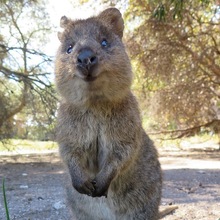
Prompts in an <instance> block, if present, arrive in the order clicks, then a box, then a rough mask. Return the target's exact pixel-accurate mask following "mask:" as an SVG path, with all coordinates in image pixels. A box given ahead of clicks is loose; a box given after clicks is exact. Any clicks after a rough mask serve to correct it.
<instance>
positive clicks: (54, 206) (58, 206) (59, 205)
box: [53, 201, 65, 210]
mask: <svg viewBox="0 0 220 220" xmlns="http://www.w3.org/2000/svg"><path fill="white" fill-rule="evenodd" d="M64 207H65V204H64V203H63V202H61V201H59V202H56V203H54V204H53V208H54V209H56V210H59V209H62V208H64Z"/></svg>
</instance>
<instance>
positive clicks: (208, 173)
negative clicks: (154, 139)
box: [0, 149, 220, 220]
mask: <svg viewBox="0 0 220 220" xmlns="http://www.w3.org/2000/svg"><path fill="white" fill-rule="evenodd" d="M160 161H161V164H162V168H163V174H164V185H163V196H162V201H161V209H163V208H164V207H167V206H169V205H177V206H178V209H177V210H175V211H174V212H172V213H171V214H169V215H167V216H165V217H164V218H163V219H164V220H191V219H198V220H219V219H220V151H217V150H207V149H206V150H201V149H196V150H190V151H189V150H184V151H176V150H169V151H167V150H166V151H165V150H160ZM3 177H4V178H5V185H6V194H7V200H8V206H9V212H10V217H11V220H64V219H65V220H70V217H69V216H68V210H67V208H66V205H65V199H64V188H63V186H64V184H65V182H66V181H67V177H66V174H65V172H64V169H63V166H62V164H61V163H60V160H59V157H58V155H57V153H47V154H40V155H38V154H32V155H31V154H30V155H26V154H25V155H10V156H8V155H5V156H4V155H1V156H0V181H1V183H2V178H3ZM0 220H6V216H5V210H4V205H3V195H2V191H1V192H0Z"/></svg>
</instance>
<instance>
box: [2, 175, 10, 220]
mask: <svg viewBox="0 0 220 220" xmlns="http://www.w3.org/2000/svg"><path fill="white" fill-rule="evenodd" d="M2 192H3V198H4V206H5V212H6V217H7V220H10V217H9V211H8V203H7V198H6V192H5V179H4V178H3V180H2Z"/></svg>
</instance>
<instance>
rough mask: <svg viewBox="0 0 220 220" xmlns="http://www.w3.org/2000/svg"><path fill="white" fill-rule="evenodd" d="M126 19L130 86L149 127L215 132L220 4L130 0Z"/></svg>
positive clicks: (219, 117) (219, 115)
mask: <svg viewBox="0 0 220 220" xmlns="http://www.w3.org/2000/svg"><path fill="white" fill-rule="evenodd" d="M177 18H178V19H177ZM126 20H127V22H128V27H127V29H128V30H129V32H128V34H127V36H130V37H127V42H128V47H129V51H130V54H131V57H132V63H133V67H134V71H135V74H136V79H135V84H134V90H135V92H136V93H137V94H138V96H139V97H140V99H142V100H143V101H142V103H143V105H142V109H147V111H145V115H146V116H147V117H148V118H149V119H152V118H153V120H151V121H149V125H151V129H155V130H164V129H166V130H175V131H177V132H176V133H175V134H176V135H177V136H178V137H181V136H184V135H192V134H195V133H198V132H200V130H201V127H207V128H209V129H212V130H213V131H214V132H216V133H219V130H220V108H219V107H220V100H219V98H220V88H219V85H220V58H219V56H220V48H219V45H220V29H219V25H220V3H219V2H218V1H192V0H188V1H179V0H169V1H159V0H157V1H151V0H148V1H142V0H141V1H140V0H138V1H137V0H130V6H129V8H128V10H127V13H126ZM129 33H130V35H129ZM131 33H132V34H131ZM149 106H151V107H149ZM172 134H174V133H172Z"/></svg>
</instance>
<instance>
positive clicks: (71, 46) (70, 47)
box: [66, 44, 73, 54]
mask: <svg viewBox="0 0 220 220" xmlns="http://www.w3.org/2000/svg"><path fill="white" fill-rule="evenodd" d="M72 50H73V45H72V44H70V45H69V47H68V49H67V51H66V53H68V54H70V53H71V52H72Z"/></svg>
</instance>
